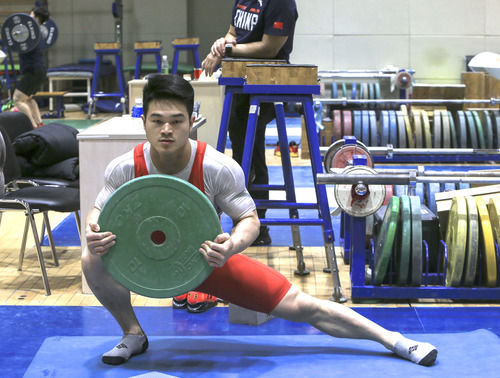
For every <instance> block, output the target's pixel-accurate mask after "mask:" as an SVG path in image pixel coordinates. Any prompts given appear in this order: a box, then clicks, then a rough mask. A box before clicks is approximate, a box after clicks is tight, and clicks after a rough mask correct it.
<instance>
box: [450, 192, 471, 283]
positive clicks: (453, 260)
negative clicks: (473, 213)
mask: <svg viewBox="0 0 500 378" xmlns="http://www.w3.org/2000/svg"><path fill="white" fill-rule="evenodd" d="M467 225H468V221H467V201H466V199H465V197H463V196H456V197H454V198H453V200H452V202H451V208H450V212H449V215H448V225H447V228H446V238H445V240H446V241H445V242H446V245H447V247H448V261H447V264H446V282H445V283H446V286H458V285H460V280H461V279H462V272H463V270H464V260H465V253H466V248H467Z"/></svg>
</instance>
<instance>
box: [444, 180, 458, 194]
mask: <svg viewBox="0 0 500 378" xmlns="http://www.w3.org/2000/svg"><path fill="white" fill-rule="evenodd" d="M454 190H457V184H455V183H453V182H445V183H442V184H441V191H442V192H452V191H454Z"/></svg>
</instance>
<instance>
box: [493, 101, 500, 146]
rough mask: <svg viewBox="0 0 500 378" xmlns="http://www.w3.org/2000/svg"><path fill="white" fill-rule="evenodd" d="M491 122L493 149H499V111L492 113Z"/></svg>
mask: <svg viewBox="0 0 500 378" xmlns="http://www.w3.org/2000/svg"><path fill="white" fill-rule="evenodd" d="M493 120H494V133H495V135H494V139H495V143H494V144H493V145H494V146H495V148H500V111H498V110H495V111H494V112H493Z"/></svg>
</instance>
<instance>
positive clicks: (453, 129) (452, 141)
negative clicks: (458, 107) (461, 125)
mask: <svg viewBox="0 0 500 378" xmlns="http://www.w3.org/2000/svg"><path fill="white" fill-rule="evenodd" d="M443 117H444V113H443ZM448 122H449V125H450V144H451V147H452V148H457V147H458V145H457V129H456V127H455V120H454V119H453V115H452V114H451V112H450V111H448Z"/></svg>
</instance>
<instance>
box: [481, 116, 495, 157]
mask: <svg viewBox="0 0 500 378" xmlns="http://www.w3.org/2000/svg"><path fill="white" fill-rule="evenodd" d="M481 115H482V120H483V128H484V134H485V143H486V148H488V149H490V148H493V124H492V122H491V118H490V112H489V111H488V110H483V111H482V112H481Z"/></svg>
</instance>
